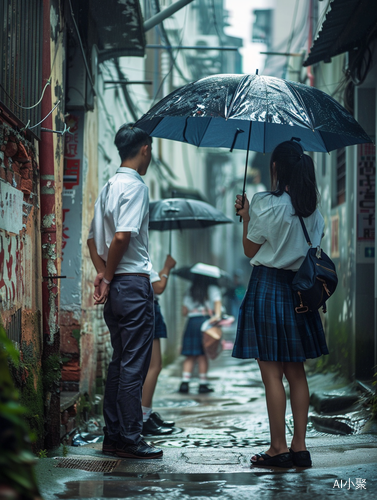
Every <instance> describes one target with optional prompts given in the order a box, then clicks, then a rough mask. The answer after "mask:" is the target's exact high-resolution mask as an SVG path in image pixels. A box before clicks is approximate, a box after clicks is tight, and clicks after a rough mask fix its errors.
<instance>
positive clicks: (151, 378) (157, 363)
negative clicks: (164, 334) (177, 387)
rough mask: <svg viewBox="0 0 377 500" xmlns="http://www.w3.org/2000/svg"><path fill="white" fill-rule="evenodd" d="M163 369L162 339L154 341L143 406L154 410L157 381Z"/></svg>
mask: <svg viewBox="0 0 377 500" xmlns="http://www.w3.org/2000/svg"><path fill="white" fill-rule="evenodd" d="M161 369H162V358H161V345H160V339H154V340H153V347H152V357H151V363H150V365H149V369H148V373H147V376H146V379H145V382H144V385H143V396H142V400H141V404H142V406H145V407H147V408H152V399H153V394H154V391H155V389H156V385H157V379H158V376H159V374H160V372H161Z"/></svg>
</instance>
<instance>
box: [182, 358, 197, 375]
mask: <svg viewBox="0 0 377 500" xmlns="http://www.w3.org/2000/svg"><path fill="white" fill-rule="evenodd" d="M196 358H197V356H187V357H186V359H185V360H184V362H183V372H186V373H192V371H193V369H194V364H195V361H196Z"/></svg>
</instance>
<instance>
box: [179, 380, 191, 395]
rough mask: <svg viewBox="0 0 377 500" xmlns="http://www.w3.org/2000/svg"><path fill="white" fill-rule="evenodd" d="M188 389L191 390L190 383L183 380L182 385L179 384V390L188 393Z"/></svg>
mask: <svg viewBox="0 0 377 500" xmlns="http://www.w3.org/2000/svg"><path fill="white" fill-rule="evenodd" d="M188 391H189V383H188V382H182V383H181V385H180V386H179V389H178V392H181V393H183V394H187V393H188Z"/></svg>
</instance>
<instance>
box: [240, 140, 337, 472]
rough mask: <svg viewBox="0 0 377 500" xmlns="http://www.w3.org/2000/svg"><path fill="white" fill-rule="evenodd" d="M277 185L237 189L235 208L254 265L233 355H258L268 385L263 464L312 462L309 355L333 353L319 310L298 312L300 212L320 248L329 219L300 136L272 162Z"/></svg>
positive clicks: (303, 246)
mask: <svg viewBox="0 0 377 500" xmlns="http://www.w3.org/2000/svg"><path fill="white" fill-rule="evenodd" d="M270 175H271V192H268V193H259V194H256V195H254V198H253V200H252V202H251V204H250V206H249V201H248V200H247V198H245V201H244V205H243V206H242V196H241V195H237V199H236V203H235V208H236V210H237V212H238V214H239V215H241V216H242V219H243V239H242V242H243V248H244V253H245V255H246V256H247V257H249V258H250V259H251V261H250V263H251V264H252V265H253V266H254V267H253V270H252V273H251V277H250V282H249V286H248V289H247V291H246V294H245V298H244V300H243V302H242V305H241V308H240V311H239V316H238V326H237V335H236V341H235V344H234V349H233V356H234V357H236V358H241V359H247V358H255V359H256V360H257V361H258V364H259V368H260V371H261V375H262V380H263V383H264V386H265V391H266V402H267V411H268V418H269V425H270V435H271V445H270V447H269V449H268V450H267V451H266V452H265V453H257V454H255V455H253V456H252V457H251V464H252V465H256V466H258V467H259V466H268V467H270V466H276V467H291V466H292V465H293V464H294V465H296V466H299V467H310V466H311V463H312V461H311V457H310V453H309V451H308V450H307V449H306V443H305V437H306V426H307V421H308V409H309V390H308V383H307V380H306V373H305V369H304V361H305V360H306V359H307V358H316V357H319V356H321V355H322V354H328V349H327V345H326V339H325V334H324V331H323V327H322V322H321V318H320V316H319V312H318V311H308V312H306V313H304V314H298V313H297V312H296V311H295V306H296V305H298V304H297V303H296V298H295V296H294V294H293V290H292V286H291V285H292V280H293V278H294V276H295V274H296V271H297V270H298V269H299V267H300V266H301V264H302V262H303V261H304V259H305V256H306V254H307V251H308V244H307V242H306V238H305V235H304V232H303V230H302V227H301V223H300V219H299V216H301V217H302V218H304V219H305V226H306V229H307V231H308V233H309V235H310V239H311V241H312V243H313V247H316V246H319V245H320V242H321V239H322V236H323V230H324V220H323V217H322V215H321V214H320V212H319V211H318V209H317V205H318V198H319V194H318V190H317V184H316V178H315V170H314V164H313V160H312V159H311V158H310V156H308V155H306V154H304V151H303V149H302V147H301V146H300V144H299V143H298V142H296V141H293V140H292V141H286V142H283V143H281V144H279V145H278V146H277V147H276V148H275V149H274V151H273V153H272V155H271V161H270ZM283 375H285V377H286V379H287V380H288V383H289V389H290V399H291V407H292V413H293V422H294V431H293V436H292V441H291V444H290V449H288V446H287V441H286V435H285V408H286V394H285V389H284V385H283Z"/></svg>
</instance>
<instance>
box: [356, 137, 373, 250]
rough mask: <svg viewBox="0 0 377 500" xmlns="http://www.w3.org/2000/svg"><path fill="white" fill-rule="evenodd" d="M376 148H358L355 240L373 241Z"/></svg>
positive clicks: (370, 146) (366, 145) (362, 145)
mask: <svg viewBox="0 0 377 500" xmlns="http://www.w3.org/2000/svg"><path fill="white" fill-rule="evenodd" d="M375 189H376V147H375V145H374V144H360V145H359V146H358V166H357V240H358V241H373V242H374V238H375V222H376V206H375V205H376V198H375ZM369 246H370V245H369Z"/></svg>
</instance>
